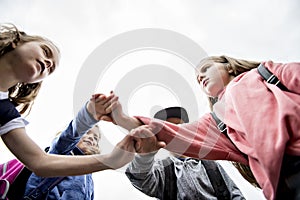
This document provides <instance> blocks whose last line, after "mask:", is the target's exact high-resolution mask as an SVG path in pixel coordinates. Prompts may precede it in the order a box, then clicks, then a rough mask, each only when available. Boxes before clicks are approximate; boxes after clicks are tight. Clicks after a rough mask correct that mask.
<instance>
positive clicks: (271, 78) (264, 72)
mask: <svg viewBox="0 0 300 200" xmlns="http://www.w3.org/2000/svg"><path fill="white" fill-rule="evenodd" d="M257 71H258V73H259V74H260V75H261V76H262V77H263V78H264V79H265V80H266V81H267V83H271V84H274V85H276V86H277V87H279V88H280V89H281V90H284V91H288V89H287V88H286V87H285V86H284V85H283V84H282V83H281V82H280V80H279V79H278V78H277V76H275V75H274V74H272V72H270V71H269V70H268V69H267V68H266V67H265V66H264V65H263V64H262V63H261V64H260V65H259V66H258V67H257Z"/></svg>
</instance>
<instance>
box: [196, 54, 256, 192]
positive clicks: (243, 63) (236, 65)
mask: <svg viewBox="0 0 300 200" xmlns="http://www.w3.org/2000/svg"><path fill="white" fill-rule="evenodd" d="M207 62H216V63H223V64H229V65H230V66H231V68H232V70H233V72H232V74H231V75H233V76H238V75H240V74H242V73H244V72H247V71H250V70H251V69H254V68H257V67H258V66H259V64H260V62H255V61H247V60H242V59H235V58H231V57H228V56H224V55H222V56H211V57H207V58H204V59H203V60H202V61H201V62H200V64H199V65H200V66H199V67H201V65H204V64H206V63H207ZM208 101H209V107H210V109H211V110H213V105H214V104H215V103H216V102H217V101H218V98H217V97H208ZM231 163H232V165H233V166H234V167H235V168H236V169H237V170H238V171H239V172H240V174H241V175H242V176H243V177H244V179H246V180H247V181H248V182H249V183H251V184H252V185H253V186H255V187H259V188H260V186H259V184H258V183H257V181H256V179H255V177H254V175H253V173H252V171H251V168H250V167H249V165H245V164H242V163H238V162H233V161H231Z"/></svg>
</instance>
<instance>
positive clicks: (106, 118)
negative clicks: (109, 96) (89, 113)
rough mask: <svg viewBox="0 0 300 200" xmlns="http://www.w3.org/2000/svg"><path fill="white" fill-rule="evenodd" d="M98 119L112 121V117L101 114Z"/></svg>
mask: <svg viewBox="0 0 300 200" xmlns="http://www.w3.org/2000/svg"><path fill="white" fill-rule="evenodd" d="M100 120H103V121H107V122H112V121H113V120H112V118H111V117H109V116H107V115H103V116H101V117H100Z"/></svg>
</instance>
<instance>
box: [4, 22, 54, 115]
mask: <svg viewBox="0 0 300 200" xmlns="http://www.w3.org/2000/svg"><path fill="white" fill-rule="evenodd" d="M33 41H37V42H48V43H50V44H52V45H53V46H54V47H55V48H56V50H57V52H58V53H59V49H58V47H57V46H56V45H55V44H54V43H53V42H51V41H50V40H49V39H47V38H44V37H41V36H32V35H27V34H26V33H25V32H22V31H19V30H18V28H17V27H16V26H15V25H13V24H0V57H2V56H3V55H4V54H6V53H8V52H10V51H13V50H14V49H15V48H16V47H17V46H19V45H22V44H24V43H27V42H33ZM41 85H42V81H40V82H38V83H18V84H16V85H14V86H12V87H11V88H9V89H8V93H9V99H10V100H11V101H12V102H13V104H14V105H15V106H16V107H17V109H18V111H19V112H20V114H24V113H25V112H27V114H29V112H30V110H31V107H32V105H33V102H34V100H35V98H36V96H37V95H38V93H39V90H40V88H41Z"/></svg>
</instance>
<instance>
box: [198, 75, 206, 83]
mask: <svg viewBox="0 0 300 200" xmlns="http://www.w3.org/2000/svg"><path fill="white" fill-rule="evenodd" d="M204 78H205V76H204V75H203V74H201V73H200V74H198V76H197V81H198V83H201V81H202V80H203V79H204Z"/></svg>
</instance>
